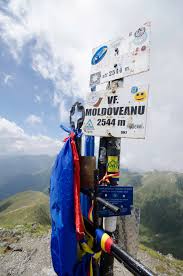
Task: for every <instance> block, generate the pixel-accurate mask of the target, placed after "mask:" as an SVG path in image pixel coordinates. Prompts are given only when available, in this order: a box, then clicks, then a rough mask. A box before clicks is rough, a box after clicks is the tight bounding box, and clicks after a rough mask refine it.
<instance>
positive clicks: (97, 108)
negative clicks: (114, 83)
mask: <svg viewBox="0 0 183 276" xmlns="http://www.w3.org/2000/svg"><path fill="white" fill-rule="evenodd" d="M148 93H149V91H148V85H139V86H132V87H126V88H118V89H117V90H116V92H115V93H112V91H111V90H105V91H98V92H92V93H90V94H89V95H88V97H87V100H86V105H85V119H84V123H83V127H82V130H83V132H84V134H86V135H93V136H106V137H110V136H111V135H112V136H114V137H124V138H125V137H126V138H145V128H146V114H147V102H148Z"/></svg>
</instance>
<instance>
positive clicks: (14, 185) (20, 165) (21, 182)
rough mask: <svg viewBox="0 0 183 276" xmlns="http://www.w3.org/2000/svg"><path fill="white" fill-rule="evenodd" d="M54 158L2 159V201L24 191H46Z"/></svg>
mask: <svg viewBox="0 0 183 276" xmlns="http://www.w3.org/2000/svg"><path fill="white" fill-rule="evenodd" d="M54 159H55V158H54V157H50V156H48V155H38V156H31V155H23V156H12V157H9V156H8V157H0V175H1V177H0V200H1V199H5V198H7V197H9V196H11V195H14V194H16V193H19V192H22V191H28V190H33V191H44V192H46V190H47V189H48V187H49V178H50V172H51V167H52V164H53V162H54Z"/></svg>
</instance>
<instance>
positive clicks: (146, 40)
mask: <svg viewBox="0 0 183 276" xmlns="http://www.w3.org/2000/svg"><path fill="white" fill-rule="evenodd" d="M150 33H151V23H150V22H146V23H145V24H143V25H142V26H141V27H140V28H138V29H137V30H135V32H130V33H129V34H128V35H127V36H126V37H122V38H120V39H117V40H111V41H108V42H107V43H104V44H102V45H100V46H99V47H97V48H94V49H93V51H92V60H91V74H90V86H96V85H99V84H102V83H105V82H108V81H112V80H115V79H119V78H123V77H126V76H130V75H134V74H138V73H141V72H146V71H148V70H149V69H150V68H149V64H150V60H149V59H150Z"/></svg>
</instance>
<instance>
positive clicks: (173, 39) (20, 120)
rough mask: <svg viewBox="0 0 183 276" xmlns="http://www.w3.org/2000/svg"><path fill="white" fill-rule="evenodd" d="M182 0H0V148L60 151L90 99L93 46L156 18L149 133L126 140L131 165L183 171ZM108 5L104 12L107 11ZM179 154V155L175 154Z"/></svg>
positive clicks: (7, 151)
mask: <svg viewBox="0 0 183 276" xmlns="http://www.w3.org/2000/svg"><path fill="white" fill-rule="evenodd" d="M182 10H183V3H182V1H181V0H175V1H171V0H161V1H158V0H151V1H146V0H139V1H136V0H130V1H126V2H124V1H121V0H113V1H104V0H101V1H97V0H88V1H86V0H70V1H68V0H62V1H60V0H52V1H50V0H39V1H36V0H9V1H3V0H0V152H1V154H10V155H11V154H25V153H26V154H55V153H57V152H58V150H59V148H60V146H61V140H62V139H61V138H62V137H63V136H64V135H65V134H64V133H63V132H62V131H61V130H60V128H59V124H60V123H61V122H62V123H64V124H66V125H67V124H68V122H67V119H68V111H69V109H70V107H71V105H72V104H73V103H74V102H75V101H76V100H78V99H79V100H81V99H82V100H83V99H85V97H86V95H87V93H88V91H89V87H88V83H89V73H90V60H91V51H92V48H94V47H96V46H98V45H100V44H101V43H103V42H105V41H108V40H109V39H115V38H118V37H121V36H123V35H125V34H127V33H129V32H130V31H131V30H135V29H136V28H138V27H139V26H141V25H142V24H143V23H145V22H147V21H151V22H152V50H151V70H150V73H148V74H147V75H146V77H142V76H140V75H139V76H136V77H133V78H126V79H125V83H124V85H127V84H129V83H130V84H133V85H134V84H135V83H136V82H137V81H138V82H139V81H140V82H147V83H149V84H150V99H149V112H148V122H147V136H146V139H145V140H143V141H138V140H133V141H132V140H125V141H123V140H122V156H121V164H123V166H125V167H129V168H134V169H138V168H143V169H154V168H156V169H164V170H165V169H172V170H178V171H182V170H183V152H182V148H183V142H182V141H183V139H182V138H183V129H182V102H183V93H182V92H181V89H180V88H181V87H182V60H183V51H182V46H181V45H182V43H183V33H182V25H183V17H182ZM101 11H102V13H101ZM170 156H171V158H170Z"/></svg>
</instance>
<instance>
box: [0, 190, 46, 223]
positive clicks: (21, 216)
mask: <svg viewBox="0 0 183 276" xmlns="http://www.w3.org/2000/svg"><path fill="white" fill-rule="evenodd" d="M25 224H41V225H48V224H50V217H49V200H48V196H46V195H45V194H44V193H41V192H33V191H28V192H23V193H18V194H16V195H14V196H11V197H9V198H8V199H6V200H3V201H1V203H0V226H1V227H2V226H3V227H4V226H11V227H13V226H16V225H25Z"/></svg>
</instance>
